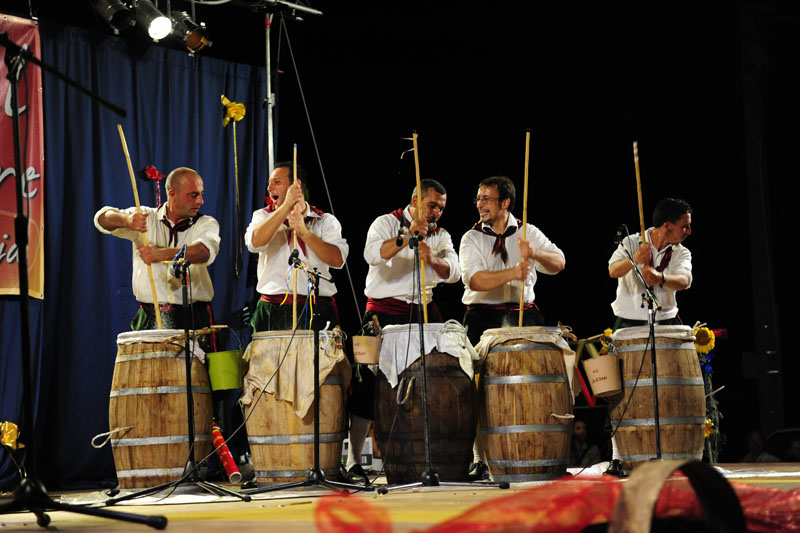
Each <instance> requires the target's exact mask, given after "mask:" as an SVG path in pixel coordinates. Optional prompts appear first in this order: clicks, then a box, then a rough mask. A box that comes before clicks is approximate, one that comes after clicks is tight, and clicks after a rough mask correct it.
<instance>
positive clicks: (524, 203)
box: [519, 130, 531, 327]
mask: <svg viewBox="0 0 800 533" xmlns="http://www.w3.org/2000/svg"><path fill="white" fill-rule="evenodd" d="M530 149H531V130H528V131H526V132H525V186H524V191H525V192H524V195H523V196H522V240H523V241H525V240H528V161H529V157H530ZM524 303H525V280H524V279H523V280H521V281H520V291H519V327H522V314H523V310H524V309H523V304H524Z"/></svg>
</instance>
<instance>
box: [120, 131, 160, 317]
mask: <svg viewBox="0 0 800 533" xmlns="http://www.w3.org/2000/svg"><path fill="white" fill-rule="evenodd" d="M117 130H119V139H120V141H122V151H123V152H125V160H126V161H127V162H128V173H129V174H130V175H131V185H132V186H133V199H134V200H136V212H137V213H141V212H142V206H141V205H139V191H138V190H137V189H136V178H135V177H134V175H133V165H131V155H130V154H129V153H128V144H127V143H126V142H125V134H124V133H123V132H122V124H117ZM142 243H143V244H144V245H145V246H148V244H147V233H142ZM147 275H148V276H149V277H150V289H151V290H152V291H153V307H154V308H155V310H156V324H157V325H158V329H164V327H163V325H162V324H161V309H160V308H159V307H158V293H157V292H156V282H155V281H154V280H153V266H152V265H147Z"/></svg>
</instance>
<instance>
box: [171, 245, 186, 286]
mask: <svg viewBox="0 0 800 533" xmlns="http://www.w3.org/2000/svg"><path fill="white" fill-rule="evenodd" d="M183 259H186V245H185V244H184V245H183V247H182V248H181V249H180V251H179V252H178V253H177V254H176V255H175V257H173V258H172V267H171V268H170V272H172V275H173V276H175V277H176V278H179V279H180V277H181V271H180V267H181V261H182V260H183Z"/></svg>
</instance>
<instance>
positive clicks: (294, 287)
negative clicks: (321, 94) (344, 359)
mask: <svg viewBox="0 0 800 533" xmlns="http://www.w3.org/2000/svg"><path fill="white" fill-rule="evenodd" d="M292 165H293V166H292V172H293V174H292V176H294V181H293V182H292V185H294V184H295V183H297V143H295V145H294V149H293V152H292ZM296 210H297V204H295V206H294V207H293V208H292V213H294V212H295V211H296ZM292 249H294V250H297V232H296V231H293V232H292ZM293 268H294V266H293ZM292 279H293V280H294V283H293V284H292V329H297V269H296V268H295V269H294V273H293V274H292ZM310 297H311V295H307V296H306V298H310Z"/></svg>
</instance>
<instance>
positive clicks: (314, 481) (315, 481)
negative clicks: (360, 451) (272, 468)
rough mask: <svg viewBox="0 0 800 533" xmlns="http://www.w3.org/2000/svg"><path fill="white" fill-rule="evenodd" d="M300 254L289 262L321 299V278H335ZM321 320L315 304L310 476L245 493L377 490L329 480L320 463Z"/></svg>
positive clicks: (294, 252)
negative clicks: (315, 488)
mask: <svg viewBox="0 0 800 533" xmlns="http://www.w3.org/2000/svg"><path fill="white" fill-rule="evenodd" d="M299 254H300V252H298V251H297V249H295V250H294V251H293V252H292V255H291V256H290V257H289V264H290V265H293V266H295V267H298V268H301V269H303V270H304V271H305V273H306V275H307V276H308V279H309V281H310V283H311V285H312V287H313V292H314V298H315V299H319V280H320V279H323V280H325V281H328V282H330V283H333V278H331V277H329V276H325V275H323V274H322V273H321V272H320V271H319V270H318V269H317V268H316V267H314V268H312V269H311V270H309V268H308V266H307V265H305V264H303V262H302V261H300V259H299ZM321 321H322V317H321V316H320V313H319V307H318V306H314V315H313V318H312V320H311V324H312V329H313V331H314V466H312V467H311V468H310V469H309V471H308V478H307V479H305V480H303V481H293V482H290V483H281V484H279V485H274V486H270V487H264V488H257V489H252V490H246V491H243V494H260V493H262V492H274V491H278V490H284V489H292V488H295V487H310V486H312V485H316V486H321V487H325V488H328V489H331V490H335V491H338V490H339V489H353V490H355V491H365V490H375V487H374V486H373V485H367V486H366V487H362V486H360V485H353V484H350V483H342V482H340V481H329V480H327V479H325V472H324V471H323V470H322V468H321V467H320V464H319V442H320V437H319V402H320V392H319V332H320V326H321V324H320V322H321Z"/></svg>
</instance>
